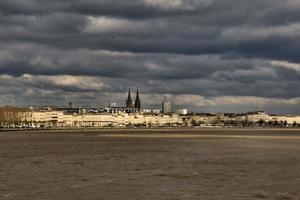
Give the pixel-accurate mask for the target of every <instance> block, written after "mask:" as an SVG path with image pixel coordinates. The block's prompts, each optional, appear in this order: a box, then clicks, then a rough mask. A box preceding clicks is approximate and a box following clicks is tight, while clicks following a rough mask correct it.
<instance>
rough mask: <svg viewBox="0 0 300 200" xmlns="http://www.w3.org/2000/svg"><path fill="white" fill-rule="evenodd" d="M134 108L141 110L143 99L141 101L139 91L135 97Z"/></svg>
mask: <svg viewBox="0 0 300 200" xmlns="http://www.w3.org/2000/svg"><path fill="white" fill-rule="evenodd" d="M134 107H135V108H136V109H138V110H141V99H140V95H139V90H138V89H137V90H136V97H135V102H134Z"/></svg>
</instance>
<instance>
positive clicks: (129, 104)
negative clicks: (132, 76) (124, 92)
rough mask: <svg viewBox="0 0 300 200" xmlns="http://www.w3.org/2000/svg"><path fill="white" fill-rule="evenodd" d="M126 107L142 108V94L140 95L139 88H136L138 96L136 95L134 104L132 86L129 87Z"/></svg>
mask: <svg viewBox="0 0 300 200" xmlns="http://www.w3.org/2000/svg"><path fill="white" fill-rule="evenodd" d="M126 107H127V108H133V107H134V108H136V109H138V110H140V109H141V99H140V96H139V90H138V89H137V90H136V97H135V101H134V106H133V103H132V98H131V94H130V88H129V90H128V97H127V99H126Z"/></svg>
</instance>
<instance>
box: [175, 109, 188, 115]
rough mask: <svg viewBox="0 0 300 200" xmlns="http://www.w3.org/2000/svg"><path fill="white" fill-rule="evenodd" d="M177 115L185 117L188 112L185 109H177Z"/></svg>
mask: <svg viewBox="0 0 300 200" xmlns="http://www.w3.org/2000/svg"><path fill="white" fill-rule="evenodd" d="M177 114H179V115H187V114H188V110H187V109H178V110H177Z"/></svg>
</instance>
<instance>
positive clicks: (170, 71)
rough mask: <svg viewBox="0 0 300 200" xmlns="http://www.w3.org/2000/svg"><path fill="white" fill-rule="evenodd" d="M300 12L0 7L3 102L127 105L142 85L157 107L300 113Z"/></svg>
mask: <svg viewBox="0 0 300 200" xmlns="http://www.w3.org/2000/svg"><path fill="white" fill-rule="evenodd" d="M299 10H300V4H299V2H298V1H297V0H287V1H284V2H283V1H282V0H264V1H261V0H253V1H251V2H250V1H246V0H242V1H241V0H222V1H216V0H184V1H183V0H173V1H169V0H164V1H161V0H137V1H132V0H122V1H118V0H109V1H108V0H101V1H99V0H74V1H70V0H64V1H61V0H52V1H46V0H39V1H38V0H28V1H17V0H0V82H1V87H0V92H1V94H2V95H1V101H0V102H1V103H2V104H5V103H9V104H22V103H23V102H24V103H25V102H29V100H30V101H31V102H34V103H43V102H46V103H53V104H56V103H61V102H62V101H65V100H67V99H74V100H75V101H77V102H78V104H79V103H80V104H88V102H93V103H95V104H96V103H97V102H98V103H99V102H109V101H117V102H120V103H123V96H124V95H126V94H125V93H126V91H127V89H128V88H129V87H131V88H137V87H138V88H139V89H140V91H141V93H142V94H143V95H145V103H147V104H149V105H158V104H160V103H157V102H160V101H162V100H164V99H165V98H166V99H171V100H173V101H174V102H177V103H178V104H183V105H193V106H195V107H193V109H198V110H199V109H204V108H203V107H205V108H207V109H206V110H207V111H209V110H218V109H217V108H220V109H219V110H223V111H224V110H225V111H226V109H228V110H239V109H240V110H248V109H251V108H252V109H254V108H255V109H256V107H255V105H256V104H259V105H263V106H265V107H267V106H268V105H273V107H272V106H271V107H267V108H269V109H270V110H274V111H276V112H284V111H289V112H290V111H291V110H292V111H293V110H296V111H297V112H298V110H297V108H295V107H297V103H299V101H297V99H298V98H299V94H300V88H299V87H298V85H299V83H300V76H299V64H298V63H300V58H299V51H300V43H299V42H298V41H300V40H299V39H300V38H299V34H298V33H299V31H300V14H299V13H300V12H299ZM147 95H148V96H147ZM102 96H103V97H102ZM151 99H153V101H152V100H151ZM271 100H272V101H271ZM276 100H277V101H276ZM290 101H291V102H296V103H295V104H294V103H289V102H290ZM241 102H246V103H244V104H243V103H241ZM234 106H236V108H237V109H233V107H234ZM293 106H294V109H292V107H293ZM204 110H205V109H204ZM299 113H300V111H299Z"/></svg>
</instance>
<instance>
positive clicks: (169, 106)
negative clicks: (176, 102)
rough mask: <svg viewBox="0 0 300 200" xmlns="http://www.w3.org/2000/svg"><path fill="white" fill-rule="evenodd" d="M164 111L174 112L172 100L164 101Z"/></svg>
mask: <svg viewBox="0 0 300 200" xmlns="http://www.w3.org/2000/svg"><path fill="white" fill-rule="evenodd" d="M162 113H164V114H170V113H172V103H171V102H170V101H164V102H162Z"/></svg>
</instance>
